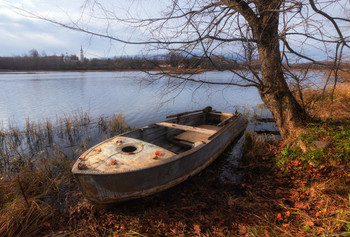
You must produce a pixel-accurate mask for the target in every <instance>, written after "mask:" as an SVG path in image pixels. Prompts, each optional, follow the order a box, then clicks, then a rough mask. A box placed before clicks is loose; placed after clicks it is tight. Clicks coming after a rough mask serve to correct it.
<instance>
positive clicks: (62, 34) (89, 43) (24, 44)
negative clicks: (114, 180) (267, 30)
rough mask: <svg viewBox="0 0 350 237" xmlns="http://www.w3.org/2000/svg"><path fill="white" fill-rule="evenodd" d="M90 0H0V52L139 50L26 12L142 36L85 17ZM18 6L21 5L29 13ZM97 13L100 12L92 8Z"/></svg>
mask: <svg viewBox="0 0 350 237" xmlns="http://www.w3.org/2000/svg"><path fill="white" fill-rule="evenodd" d="M94 2H95V1H92V0H85V1H84V0H74V1H73V0H18V1H15V0H0V42H1V47H0V56H18V55H19V56H21V55H24V54H28V52H29V51H30V50H32V49H36V50H37V51H38V52H39V54H41V55H42V54H43V53H44V52H45V53H46V54H47V55H53V54H56V55H61V54H65V53H68V54H76V55H78V54H79V51H80V47H82V48H83V50H84V53H85V57H87V58H95V57H97V58H98V57H113V56H126V55H131V56H132V55H137V54H140V53H141V50H142V49H143V46H135V45H125V44H123V43H118V42H115V41H113V42H111V41H110V40H108V39H103V38H100V37H91V36H89V35H87V34H84V33H81V32H77V31H72V30H69V29H67V28H63V27H61V26H58V25H55V24H52V23H49V22H47V21H44V20H40V19H35V18H33V17H28V15H29V14H37V15H40V16H42V17H44V18H49V19H53V20H56V21H59V22H63V23H67V22H69V23H71V22H72V21H73V22H79V24H80V25H83V26H87V27H89V29H90V30H93V31H95V32H100V33H102V34H105V33H106V32H107V31H106V29H108V30H109V32H113V33H114V35H116V36H117V37H118V38H122V39H129V38H132V39H133V40H137V39H141V40H142V39H144V38H142V35H143V32H142V29H141V28H140V29H138V28H134V29H130V28H129V27H125V26H122V25H119V24H111V25H106V21H105V20H104V19H101V21H100V22H99V21H98V18H94V17H89V14H92V13H91V12H90V11H89V10H90V9H91V8H92V7H93V6H92V5H93V3H94ZM98 2H101V3H102V4H103V6H104V7H106V8H105V10H107V11H112V13H113V14H114V15H115V16H117V17H118V16H119V15H123V16H125V13H131V14H134V15H136V17H139V18H142V19H143V18H152V17H154V16H155V15H157V12H160V11H161V9H160V7H161V5H164V0H163V2H162V0H143V1H142V0H119V1H118V0H113V1H108V0H99V1H98ZM343 2H344V3H345V4H342V7H343V8H344V7H345V8H348V7H349V0H344V1H343ZM83 3H85V4H86V5H89V4H90V5H89V6H86V5H85V8H84V5H82V4H83ZM162 3H163V4H162ZM328 5H329V7H328V8H330V9H331V12H330V13H331V14H332V15H334V14H337V12H338V13H339V14H341V16H342V17H345V18H348V15H344V12H345V14H349V11H350V10H347V9H340V8H339V6H338V5H336V4H334V5H333V4H328ZM332 6H334V7H333V8H332ZM18 9H24V10H25V11H28V12H29V13H28V12H23V11H19V10H18ZM96 9H97V8H96ZM129 9H133V10H132V11H133V12H128V11H129ZM18 13H20V14H18ZM82 13H84V14H82ZM98 13H101V12H96V14H98ZM21 14H22V15H21ZM94 14H95V13H94ZM23 15H27V16H23ZM100 15H101V14H100ZM102 15H103V13H102ZM92 19H93V20H92ZM347 24H348V23H347ZM347 29H349V27H348V28H347ZM297 43H298V42H297ZM299 43H300V42H299ZM310 47H311V46H310Z"/></svg>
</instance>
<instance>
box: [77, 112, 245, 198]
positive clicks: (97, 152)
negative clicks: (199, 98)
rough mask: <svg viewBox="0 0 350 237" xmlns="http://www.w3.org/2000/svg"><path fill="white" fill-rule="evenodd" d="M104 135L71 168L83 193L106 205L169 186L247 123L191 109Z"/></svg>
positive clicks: (205, 162)
mask: <svg viewBox="0 0 350 237" xmlns="http://www.w3.org/2000/svg"><path fill="white" fill-rule="evenodd" d="M169 117H172V119H170V120H167V121H165V122H160V123H156V124H152V125H149V126H146V127H143V128H141V129H137V130H134V131H131V132H127V133H124V134H121V135H119V136H116V137H113V138H110V139H108V140H105V141H103V142H101V143H99V144H97V145H96V146H94V147H92V148H90V149H89V150H87V151H86V152H85V153H84V154H83V155H81V156H80V157H79V159H78V160H77V161H76V163H75V164H74V166H73V168H72V172H73V174H74V176H75V177H76V179H77V180H78V183H79V186H80V189H81V191H82V193H83V194H84V196H85V197H86V198H87V199H88V200H89V201H91V202H92V203H95V204H100V205H107V204H111V203H116V202H121V201H125V200H130V199H136V198H140V197H144V196H147V195H150V194H153V193H156V192H159V191H162V190H165V189H167V188H170V187H172V186H174V185H176V184H178V183H180V182H182V181H184V180H186V179H187V178H189V177H190V176H193V175H195V174H197V173H198V172H200V171H201V170H203V169H204V168H205V167H207V166H208V165H209V164H210V163H211V162H213V161H214V160H215V159H216V158H217V157H218V156H219V155H220V154H221V153H222V152H223V151H224V150H225V148H226V147H227V146H228V145H230V143H232V141H234V140H235V139H236V138H238V136H239V135H240V134H242V132H243V131H244V130H245V129H246V126H247V120H246V119H245V118H244V117H243V116H242V115H240V114H232V113H223V112H217V111H213V112H203V111H194V113H191V112H187V113H182V114H176V115H173V116H168V117H167V118H169Z"/></svg>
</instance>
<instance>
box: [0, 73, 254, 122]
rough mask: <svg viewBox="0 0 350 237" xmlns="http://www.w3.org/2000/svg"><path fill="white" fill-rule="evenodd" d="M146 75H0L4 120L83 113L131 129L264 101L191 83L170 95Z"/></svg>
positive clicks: (250, 93) (247, 91)
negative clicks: (114, 119)
mask: <svg viewBox="0 0 350 237" xmlns="http://www.w3.org/2000/svg"><path fill="white" fill-rule="evenodd" d="M144 76H145V74H144V73H142V72H40V73H0V101H1V102H0V120H1V121H3V123H4V125H5V126H6V125H7V124H8V123H9V121H11V122H13V123H16V124H17V125H18V126H19V127H23V126H24V123H25V119H26V118H29V119H30V120H33V121H37V120H42V119H50V120H53V121H54V120H55V119H56V116H58V117H60V116H65V115H69V114H72V113H76V112H78V111H86V112H89V114H90V117H91V118H92V119H95V118H98V117H99V116H101V115H105V116H110V115H112V114H115V113H120V112H121V113H123V114H124V116H125V117H126V121H127V122H128V124H130V125H131V126H138V127H139V126H143V125H146V124H149V123H153V122H156V121H160V120H163V119H164V117H165V116H166V115H168V114H172V113H179V112H183V111H190V110H196V109H202V108H204V107H206V106H208V105H211V106H213V107H214V108H215V109H217V110H223V111H227V112H234V110H237V108H238V109H242V108H248V107H253V106H254V105H255V104H258V103H261V100H260V98H259V96H258V93H257V90H256V89H255V88H237V87H226V86H215V87H208V86H205V85H203V86H201V87H199V88H198V84H194V83H188V84H187V85H186V87H185V88H184V89H183V90H182V91H181V93H179V94H178V91H173V92H171V93H166V91H164V83H166V82H163V81H160V82H157V83H154V84H152V85H149V86H146V87H145V86H144V85H143V84H140V83H139V82H140V79H141V78H143V77H144ZM198 77H201V78H203V79H205V80H220V81H223V80H227V78H231V77H232V74H231V73H230V72H206V73H203V74H200V75H198Z"/></svg>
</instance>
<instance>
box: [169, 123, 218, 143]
mask: <svg viewBox="0 0 350 237" xmlns="http://www.w3.org/2000/svg"><path fill="white" fill-rule="evenodd" d="M197 128H201V129H206V130H211V131H212V133H211V134H208V133H199V132H197V131H186V132H183V133H180V134H178V135H176V136H174V137H173V139H176V140H180V141H185V142H190V143H196V142H201V141H205V140H207V139H208V138H209V137H211V136H212V135H213V134H215V133H216V132H217V131H219V130H220V127H217V126H213V125H200V126H198V127H197Z"/></svg>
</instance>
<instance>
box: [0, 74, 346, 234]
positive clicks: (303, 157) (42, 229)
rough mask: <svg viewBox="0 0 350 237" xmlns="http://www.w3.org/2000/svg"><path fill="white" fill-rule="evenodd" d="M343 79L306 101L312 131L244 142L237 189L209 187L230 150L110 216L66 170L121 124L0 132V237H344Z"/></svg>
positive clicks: (82, 116) (78, 120)
mask: <svg viewBox="0 0 350 237" xmlns="http://www.w3.org/2000/svg"><path fill="white" fill-rule="evenodd" d="M342 76H343V81H344V82H343V83H341V84H339V86H338V87H337V88H336V90H335V91H334V93H333V92H332V91H331V90H326V91H325V92H324V93H322V91H315V90H309V91H306V92H305V96H304V100H305V102H307V103H305V104H306V105H307V106H308V111H309V112H310V113H311V115H312V116H313V118H314V121H313V122H312V123H309V124H308V126H306V128H305V130H303V131H300V132H299V135H298V136H297V137H295V138H294V139H290V140H289V141H278V140H264V139H261V138H259V137H258V136H257V135H256V134H254V133H253V132H247V133H246V135H245V142H244V146H243V156H242V158H241V161H240V162H239V163H238V164H232V167H230V168H231V172H232V173H235V172H237V173H238V172H243V173H244V176H243V178H242V181H241V182H238V183H236V184H232V183H230V182H225V181H222V180H219V178H218V173H220V167H222V165H223V164H224V163H225V162H227V160H226V158H227V157H228V156H229V155H230V152H231V150H232V147H231V150H230V149H228V150H227V151H225V154H224V155H223V156H222V157H221V158H219V159H217V160H216V161H215V162H214V163H213V164H212V165H211V166H209V167H208V168H207V169H205V170H204V171H203V172H201V173H200V174H199V175H196V176H194V177H192V178H190V179H189V180H187V181H186V182H184V183H182V184H180V185H177V186H175V187H173V188H171V189H169V190H167V191H164V192H162V193H159V194H156V195H153V196H150V197H146V198H143V199H139V200H134V201H129V202H125V203H121V204H118V205H116V206H114V207H112V208H109V209H102V208H99V207H97V206H94V205H91V204H90V203H89V202H87V201H86V200H85V199H84V197H83V196H82V194H81V193H80V191H79V190H78V187H77V184H76V182H75V180H74V178H73V176H72V174H71V167H72V165H73V162H74V161H75V160H74V158H76V157H78V156H79V155H80V154H82V152H84V151H85V150H86V149H88V147H90V146H91V145H93V144H96V143H98V142H99V141H102V140H104V139H106V138H108V137H111V136H115V135H116V134H118V133H121V132H124V131H127V130H129V129H131V128H130V127H128V125H127V124H126V123H125V121H124V119H123V116H122V115H114V116H111V117H108V118H107V117H101V118H99V119H98V121H96V122H93V121H91V119H90V118H89V116H88V115H87V114H86V113H84V112H81V113H77V114H76V115H72V116H67V117H64V118H57V121H56V123H53V122H51V121H42V122H37V123H36V122H31V121H27V122H26V126H25V128H24V129H23V130H20V129H18V128H16V127H15V126H11V125H10V126H9V128H8V129H5V128H1V129H0V152H1V154H0V158H1V160H0V168H1V175H0V235H1V236H43V235H47V236H239V235H245V236H318V235H321V236H345V235H350V146H349V144H350V75H348V74H344V75H342ZM321 95H322V96H321Z"/></svg>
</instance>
